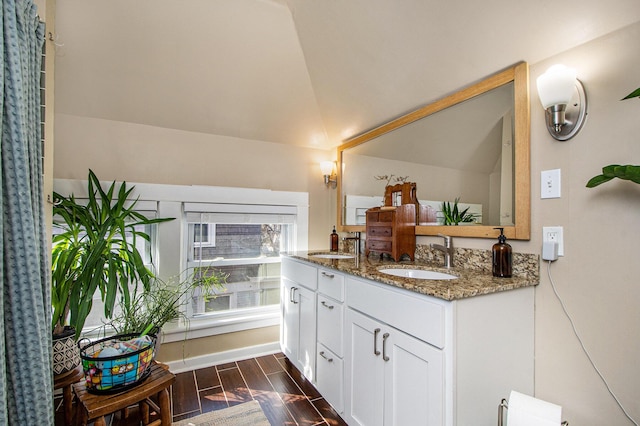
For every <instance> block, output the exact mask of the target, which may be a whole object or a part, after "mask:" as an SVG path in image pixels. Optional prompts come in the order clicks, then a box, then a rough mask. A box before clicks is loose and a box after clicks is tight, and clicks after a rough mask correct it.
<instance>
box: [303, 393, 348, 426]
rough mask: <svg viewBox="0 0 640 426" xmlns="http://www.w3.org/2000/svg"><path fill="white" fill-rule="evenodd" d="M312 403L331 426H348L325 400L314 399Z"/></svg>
mask: <svg viewBox="0 0 640 426" xmlns="http://www.w3.org/2000/svg"><path fill="white" fill-rule="evenodd" d="M311 403H312V404H313V405H314V406H315V407H316V409H317V410H318V411H319V412H320V414H321V415H322V417H324V419H325V421H326V422H327V424H329V425H330V426H347V423H346V422H345V421H344V420H342V418H341V417H340V415H339V414H338V413H336V411H335V410H334V409H333V407H332V406H331V404H329V403H328V402H327V401H326V400H325V399H324V398H318V399H314V400H312V401H311Z"/></svg>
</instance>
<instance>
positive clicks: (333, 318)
mask: <svg viewBox="0 0 640 426" xmlns="http://www.w3.org/2000/svg"><path fill="white" fill-rule="evenodd" d="M343 318H344V306H343V305H342V303H338V302H336V301H335V300H333V299H330V298H328V297H326V296H323V295H321V294H318V316H317V324H318V325H317V327H318V341H319V342H321V343H322V344H323V345H325V346H327V347H328V348H329V349H331V350H332V351H333V352H335V353H336V354H338V356H340V357H342V356H343V346H342V332H343V331H342V329H343V326H342V325H343Z"/></svg>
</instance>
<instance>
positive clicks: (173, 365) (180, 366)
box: [165, 342, 280, 373]
mask: <svg viewBox="0 0 640 426" xmlns="http://www.w3.org/2000/svg"><path fill="white" fill-rule="evenodd" d="M277 352H280V344H279V343H278V342H272V343H265V344H262V345H256V346H248V347H246V348H239V349H233V350H230V351H225V352H216V353H212V354H207V355H201V356H196V357H192V358H185V359H181V360H177V361H168V362H165V364H167V365H168V366H169V370H171V372H172V373H182V372H184V371H191V370H197V369H199V368H205V367H211V366H213V365H218V364H224V363H226V362H233V361H242V360H243V359H248V358H254V357H258V356H263V355H270V354H274V353H277Z"/></svg>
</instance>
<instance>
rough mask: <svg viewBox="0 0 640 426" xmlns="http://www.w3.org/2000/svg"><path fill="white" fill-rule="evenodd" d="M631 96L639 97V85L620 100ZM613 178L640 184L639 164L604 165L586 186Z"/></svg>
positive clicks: (589, 186)
mask: <svg viewBox="0 0 640 426" xmlns="http://www.w3.org/2000/svg"><path fill="white" fill-rule="evenodd" d="M632 98H640V87H639V88H637V89H636V90H634V91H633V92H631V93H629V94H628V95H627V96H625V97H624V98H622V99H621V100H623V101H624V100H625V99H632ZM615 178H617V179H622V180H629V181H631V182H634V183H638V184H640V166H636V165H619V164H610V165H608V166H605V167H603V168H602V174H600V175H597V176H594V177H592V178H591V179H589V182H587V188H594V187H596V186H598V185H601V184H603V183H605V182H609V181H610V180H612V179H615Z"/></svg>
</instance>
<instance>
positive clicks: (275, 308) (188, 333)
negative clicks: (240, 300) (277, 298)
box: [162, 305, 280, 343]
mask: <svg viewBox="0 0 640 426" xmlns="http://www.w3.org/2000/svg"><path fill="white" fill-rule="evenodd" d="M279 324H280V306H279V305H272V306H268V307H265V308H260V309H256V310H246V311H240V312H232V313H222V314H216V315H212V316H206V317H205V318H192V319H191V320H190V321H189V323H188V324H180V325H178V324H172V325H167V326H165V327H164V328H163V329H162V342H163V343H171V342H180V341H183V340H190V339H199V338H202V337H209V336H216V335H218V334H225V333H235V332H238V331H244V330H251V329H254V328H262V327H269V326H273V325H279Z"/></svg>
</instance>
